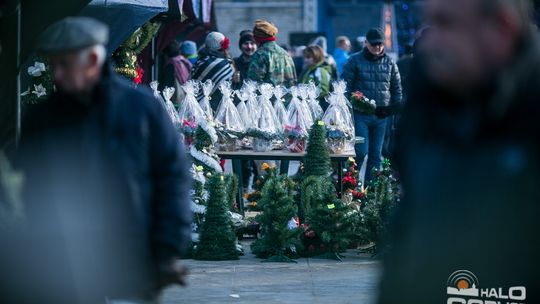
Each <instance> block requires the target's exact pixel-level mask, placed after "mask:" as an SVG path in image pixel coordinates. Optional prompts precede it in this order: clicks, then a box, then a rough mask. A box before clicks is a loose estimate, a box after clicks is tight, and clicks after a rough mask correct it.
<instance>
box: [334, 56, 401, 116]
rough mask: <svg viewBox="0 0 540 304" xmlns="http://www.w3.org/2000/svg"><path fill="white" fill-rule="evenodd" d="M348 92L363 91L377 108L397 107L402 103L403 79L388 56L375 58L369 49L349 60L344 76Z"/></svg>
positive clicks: (342, 76)
mask: <svg viewBox="0 0 540 304" xmlns="http://www.w3.org/2000/svg"><path fill="white" fill-rule="evenodd" d="M341 78H343V79H344V80H345V81H346V82H347V91H348V92H349V94H352V93H353V92H355V91H361V92H362V93H364V96H366V97H367V98H369V99H374V100H375V101H376V102H377V106H384V107H387V106H395V105H398V104H399V103H401V96H402V91H401V77H400V75H399V70H398V67H397V65H396V63H395V62H394V61H393V60H392V59H391V58H390V57H388V56H387V55H386V54H385V55H384V56H382V57H374V56H373V55H371V54H370V53H369V51H368V50H367V49H364V50H363V51H362V52H359V53H356V54H354V55H352V56H351V58H349V60H348V61H347V63H346V64H345V67H344V68H343V74H342V75H341Z"/></svg>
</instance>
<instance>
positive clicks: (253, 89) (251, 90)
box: [242, 81, 260, 128]
mask: <svg viewBox="0 0 540 304" xmlns="http://www.w3.org/2000/svg"><path fill="white" fill-rule="evenodd" d="M242 92H243V94H245V95H246V96H247V99H246V107H247V109H248V112H249V114H250V115H249V119H248V120H249V124H248V125H247V126H246V127H247V128H250V127H255V124H256V123H257V120H258V119H259V113H260V107H259V101H258V100H257V84H256V83H255V82H253V81H246V82H244V86H243V87H242Z"/></svg>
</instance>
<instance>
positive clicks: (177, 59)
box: [159, 40, 192, 102]
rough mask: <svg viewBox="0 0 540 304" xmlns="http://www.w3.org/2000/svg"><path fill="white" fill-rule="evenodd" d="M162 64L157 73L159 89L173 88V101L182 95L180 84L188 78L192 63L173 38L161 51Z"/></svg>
mask: <svg viewBox="0 0 540 304" xmlns="http://www.w3.org/2000/svg"><path fill="white" fill-rule="evenodd" d="M163 53H164V54H163V55H164V58H163V59H164V64H163V69H161V71H160V75H159V90H160V91H163V89H164V88H166V87H173V88H175V92H174V95H173V98H172V99H171V100H172V101H173V102H176V101H178V100H179V97H181V96H182V94H181V90H180V86H181V85H183V84H185V83H186V81H188V80H189V77H190V74H191V69H192V64H191V62H190V61H189V60H188V59H186V58H185V57H184V56H182V55H181V51H180V44H179V43H178V42H177V41H176V40H173V41H172V42H171V43H170V44H169V45H168V46H167V47H166V48H165V50H164V51H163Z"/></svg>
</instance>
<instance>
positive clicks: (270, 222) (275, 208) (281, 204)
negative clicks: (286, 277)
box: [251, 170, 302, 263]
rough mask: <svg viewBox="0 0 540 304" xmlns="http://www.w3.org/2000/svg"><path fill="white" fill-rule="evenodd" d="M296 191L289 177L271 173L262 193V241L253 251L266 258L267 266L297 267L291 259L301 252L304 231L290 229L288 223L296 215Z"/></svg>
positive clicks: (259, 217)
mask: <svg viewBox="0 0 540 304" xmlns="http://www.w3.org/2000/svg"><path fill="white" fill-rule="evenodd" d="M272 172H275V170H274V171H272ZM293 189H294V184H293V183H292V181H291V180H290V179H289V178H288V177H287V176H286V175H281V176H276V174H275V173H272V175H271V176H269V178H268V179H267V180H266V183H265V185H264V188H263V190H262V199H261V200H260V207H261V208H262V210H263V213H262V214H261V215H259V216H258V217H257V221H258V222H259V223H260V224H261V235H262V238H261V239H259V240H257V241H255V242H254V243H253V244H252V245H251V249H252V251H253V253H254V254H255V255H256V256H257V257H259V258H266V259H267V260H265V262H294V263H295V261H294V260H292V259H291V257H294V256H295V255H296V250H300V249H301V246H302V245H301V241H300V239H299V236H300V233H301V230H300V229H298V228H290V227H288V223H289V221H291V219H292V218H293V217H295V216H296V214H297V208H296V205H295V203H294V201H293V193H292V192H293Z"/></svg>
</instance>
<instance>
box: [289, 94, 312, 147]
mask: <svg viewBox="0 0 540 304" xmlns="http://www.w3.org/2000/svg"><path fill="white" fill-rule="evenodd" d="M297 90H298V88H296V87H292V88H291V94H292V99H291V102H290V104H289V108H288V111H287V121H288V122H289V123H288V124H286V125H285V127H284V132H285V137H286V142H287V149H288V150H289V151H290V152H296V153H299V152H303V151H304V150H305V147H306V138H307V137H308V133H309V129H310V128H311V125H312V124H313V123H312V122H311V121H310V119H311V116H310V114H309V113H307V112H306V109H305V108H304V107H303V105H302V101H301V100H300V99H299V98H298V97H297V95H296V94H297Z"/></svg>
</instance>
